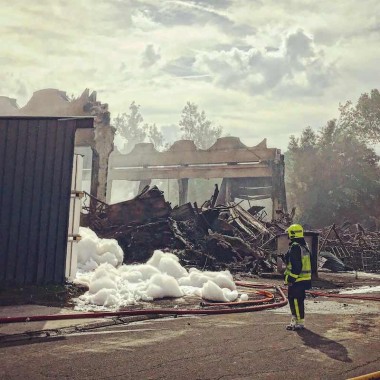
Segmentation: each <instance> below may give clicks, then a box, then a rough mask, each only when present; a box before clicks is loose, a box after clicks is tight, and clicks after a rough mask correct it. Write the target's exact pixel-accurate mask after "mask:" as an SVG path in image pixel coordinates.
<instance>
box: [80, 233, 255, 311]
mask: <svg viewBox="0 0 380 380" xmlns="http://www.w3.org/2000/svg"><path fill="white" fill-rule="evenodd" d="M91 232H92V231H91ZM81 233H82V232H81ZM93 234H94V233H93V232H92V234H90V233H89V235H88V236H89V237H90V239H89V241H87V242H86V243H85V245H84V247H83V252H84V253H83V254H82V256H81V260H82V261H81V263H83V262H84V264H83V265H82V264H81V265H82V267H81V268H82V269H81V270H79V271H78V273H77V278H76V280H75V282H76V283H78V284H83V285H86V286H88V288H89V290H88V291H87V292H86V293H85V294H83V295H82V296H80V297H79V298H77V299H76V300H75V301H76V307H75V309H76V310H110V309H111V310H116V309H119V308H122V307H124V306H128V305H134V304H136V303H138V302H139V301H153V300H155V299H160V298H164V297H173V298H179V297H183V296H190V295H196V296H199V297H202V298H204V299H207V300H211V301H219V302H231V301H235V300H237V299H238V296H239V295H238V292H237V290H236V285H235V283H234V281H233V278H232V275H231V273H230V272H229V271H221V272H209V271H206V272H202V271H200V270H198V269H196V268H191V269H190V270H189V271H187V270H186V269H185V268H184V267H182V266H181V264H180V263H179V259H178V257H177V256H176V255H174V254H172V253H164V252H162V251H160V250H156V251H155V252H154V254H153V256H152V257H151V258H150V259H149V260H148V261H147V262H146V263H145V264H137V265H114V264H115V263H116V259H118V258H120V256H118V255H119V251H118V250H116V249H114V250H108V251H107V252H109V253H112V254H113V256H112V255H107V257H108V258H109V259H110V261H109V262H101V260H102V259H101V260H100V261H99V258H98V257H97V256H103V255H104V254H105V253H103V254H99V251H98V247H99V246H101V247H102V246H103V245H105V246H107V247H109V246H110V245H109V244H108V243H107V244H106V243H99V242H97V244H93V242H91V243H90V241H92V239H94V235H93ZM95 236H96V235H95ZM83 240H85V239H83ZM83 240H82V241H81V242H83ZM91 244H92V246H93V249H96V254H95V253H90V254H89V250H88V249H89V247H90V245H91ZM119 248H120V247H119ZM107 249H108V248H107ZM111 257H112V259H111ZM121 257H122V256H121ZM94 262H95V263H96V265H95V264H94ZM117 263H119V261H118V260H117ZM78 265H79V263H78ZM92 268H94V269H92ZM85 269H86V270H85ZM90 269H92V270H90ZM241 299H244V300H246V299H248V296H247V295H246V294H243V295H242V296H241Z"/></svg>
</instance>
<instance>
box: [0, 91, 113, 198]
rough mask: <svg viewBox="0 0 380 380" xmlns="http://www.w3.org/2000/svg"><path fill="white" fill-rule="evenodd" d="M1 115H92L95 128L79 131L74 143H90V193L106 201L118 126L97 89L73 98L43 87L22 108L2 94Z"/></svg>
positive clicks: (62, 92)
mask: <svg viewBox="0 0 380 380" xmlns="http://www.w3.org/2000/svg"><path fill="white" fill-rule="evenodd" d="M0 115H3V116H70V117H71V116H93V117H94V127H95V129H94V130H92V129H91V130H78V131H77V133H76V136H75V146H90V147H91V149H92V152H93V165H92V176H91V193H92V195H94V196H95V197H96V198H98V199H100V200H104V201H105V200H106V190H107V189H106V184H107V172H108V160H109V155H110V153H111V152H112V151H113V148H114V145H113V141H114V135H115V129H114V128H113V127H112V126H111V125H110V113H109V111H108V104H104V103H101V102H99V101H97V99H96V92H95V91H94V92H92V93H91V94H90V91H89V90H88V89H86V90H85V91H84V92H83V93H82V95H81V96H80V97H79V98H77V99H73V100H70V99H69V98H68V96H67V95H66V93H65V92H64V91H60V90H57V89H52V88H49V89H44V90H39V91H36V92H34V94H33V96H32V97H31V99H30V100H29V101H28V103H27V104H26V105H25V106H24V107H22V108H19V107H18V105H17V102H16V100H15V99H12V98H8V97H6V96H1V97H0Z"/></svg>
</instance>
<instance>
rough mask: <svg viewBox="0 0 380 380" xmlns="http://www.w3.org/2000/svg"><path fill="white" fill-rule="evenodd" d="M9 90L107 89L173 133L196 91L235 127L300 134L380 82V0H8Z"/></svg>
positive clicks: (0, 16) (227, 127) (2, 63)
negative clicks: (135, 105) (182, 112)
mask: <svg viewBox="0 0 380 380" xmlns="http://www.w3.org/2000/svg"><path fill="white" fill-rule="evenodd" d="M0 9H1V12H0V39H1V49H0V68H1V69H0V95H3V96H9V97H12V98H16V99H17V102H18V104H19V106H23V105H25V103H26V102H27V100H28V99H29V98H30V97H31V95H32V93H33V92H34V91H37V90H40V89H43V88H57V89H60V90H63V91H66V92H67V93H68V94H69V95H71V94H73V95H74V96H79V95H80V94H81V93H82V92H83V90H84V89H85V88H89V89H90V90H95V91H97V93H98V100H100V101H102V102H103V103H108V104H109V109H110V111H111V113H112V117H115V116H116V115H117V114H118V113H123V112H128V107H129V105H130V103H131V102H132V101H135V102H136V103H137V104H140V105H141V113H142V115H143V117H144V120H145V121H146V122H147V123H156V124H157V126H159V127H160V128H162V131H163V132H164V133H165V134H166V135H167V136H169V135H170V137H171V138H175V137H179V135H178V133H177V131H178V130H177V129H176V128H177V127H176V125H178V121H179V119H180V114H181V111H182V109H183V107H184V106H185V104H186V102H187V101H191V102H195V103H196V104H197V105H198V106H199V108H200V109H201V110H204V111H205V112H206V115H207V117H208V118H209V119H210V120H212V121H213V122H214V124H215V125H221V126H222V127H223V131H224V134H228V135H231V136H237V137H240V139H241V140H242V142H243V143H245V144H246V145H249V146H253V145H255V144H257V143H259V142H260V141H261V140H262V139H263V138H267V140H268V146H269V147H277V148H280V149H282V150H286V147H287V144H288V140H289V136H290V135H291V134H295V135H298V134H299V133H300V132H301V131H302V129H303V128H305V127H307V126H311V127H312V128H315V129H317V128H319V127H321V126H323V125H324V124H325V123H326V121H327V120H329V119H332V118H335V117H337V116H338V106H339V103H344V102H345V101H347V100H352V101H353V102H356V101H357V99H358V97H359V96H360V94H361V93H364V92H369V91H370V90H371V89H373V88H380V72H379V67H380V65H379V62H380V49H379V46H380V2H379V1H378V0H363V1H360V2H359V1H356V0H338V1H330V0H329V1H325V0H320V1H307V0H304V1H301V0H287V1H281V0H265V1H264V0H194V1H180V0H179V1H175V0H108V1H106V0H91V1H90V0H38V1H34V2H31V1H29V0H0Z"/></svg>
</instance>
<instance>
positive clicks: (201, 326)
mask: <svg viewBox="0 0 380 380" xmlns="http://www.w3.org/2000/svg"><path fill="white" fill-rule="evenodd" d="M321 277H322V278H321V280H320V281H319V283H316V284H317V285H318V287H321V286H323V287H330V288H334V287H335V288H336V287H343V286H344V287H347V286H361V285H368V284H370V285H378V284H379V277H378V276H375V277H372V276H367V275H364V274H361V275H360V276H359V279H355V277H354V276H353V275H352V274H341V275H337V274H332V275H330V274H323V276H321ZM260 281H265V282H267V280H260ZM273 281H274V280H273V279H272V280H270V281H268V282H271V283H273ZM279 283H280V282H279ZM371 295H373V296H376V295H377V296H379V294H371ZM173 302H175V303H176V304H179V305H180V306H181V307H182V306H183V307H185V306H186V305H187V304H188V303H189V304H193V306H194V302H199V300H198V299H197V300H192V299H190V300H175V301H168V300H163V301H160V302H156V303H155V304H157V307H160V306H161V307H166V306H169V305H168V304H171V306H173ZM181 303H182V304H183V305H182V304H181ZM306 310H307V327H308V329H307V330H305V331H302V332H298V333H297V332H289V331H286V330H285V328H284V326H285V325H286V324H287V322H288V321H289V310H288V306H286V307H284V308H281V309H276V310H272V311H261V312H256V313H250V314H231V315H223V316H208V317H179V318H161V319H153V320H152V319H150V320H145V321H140V322H133V321H132V319H131V318H128V319H124V320H123V322H128V323H123V324H120V320H119V321H118V323H119V324H118V325H115V324H114V323H115V321H114V320H109V319H108V320H107V319H101V320H99V319H98V320H74V321H70V320H68V321H67V320H66V321H50V322H46V323H45V322H33V323H20V324H8V325H6V324H3V325H0V378H1V379H4V380H5V379H38V380H43V379H114V378H115V379H119V378H120V379H134V380H138V379H144V380H145V379H176V380H177V379H180V380H181V379H184V380H186V379H191V380H193V379H210V380H218V379H223V380H230V379H281V380H283V379H284V378H291V379H292V380H296V379H302V380H313V379H347V378H350V377H354V376H358V375H362V374H366V373H370V372H375V371H379V370H380V327H379V326H380V302H372V301H359V300H347V299H343V300H337V299H331V298H329V299H327V298H322V297H319V298H316V299H313V298H309V299H308V300H307V303H306ZM62 312H64V313H68V312H73V310H72V309H62V308H53V307H46V306H37V305H24V306H7V307H2V308H0V316H9V315H14V316H15V315H24V316H26V315H38V314H58V313H62ZM137 319H142V317H138V318H137ZM135 320H136V319H135ZM41 330H42V332H38V331H41ZM47 330H48V332H46V331H47ZM33 331H34V332H33ZM25 333H26V334H25Z"/></svg>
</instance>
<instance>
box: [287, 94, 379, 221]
mask: <svg viewBox="0 0 380 380" xmlns="http://www.w3.org/2000/svg"><path fill="white" fill-rule="evenodd" d="M360 99H361V100H363V99H364V98H363V97H361V98H360ZM359 102H360V100H359ZM363 102H365V101H364V100H363ZM354 111H355V112H354ZM357 112H359V111H356V110H353V109H351V110H350V111H349V113H350V115H349V116H350V118H351V120H350V122H349V123H346V122H345V123H342V118H340V119H339V120H338V121H336V120H331V121H329V122H328V123H327V124H326V126H325V127H323V128H321V129H320V130H319V131H318V133H315V132H314V131H313V130H312V129H311V128H310V127H308V128H306V129H305V130H304V131H303V132H302V134H301V137H300V138H296V137H294V136H291V138H290V141H289V146H288V151H287V152H286V154H285V157H286V181H287V190H288V201H289V204H290V205H292V206H296V207H297V217H298V219H299V221H300V222H302V223H307V224H310V225H312V226H315V227H321V226H324V225H329V224H332V223H340V222H343V221H345V220H351V221H354V222H356V221H363V220H365V219H366V217H368V216H378V215H379V214H380V180H379V179H380V169H379V165H378V164H379V160H380V157H379V156H378V155H376V153H375V151H374V150H373V149H372V148H370V147H369V146H368V142H371V141H373V139H372V136H374V135H375V134H376V131H374V129H376V125H377V124H376V123H375V122H372V124H371V125H369V124H366V125H365V128H364V127H363V125H364V124H362V117H363V114H362V111H360V112H359V113H360V115H358V113H357ZM343 114H344V115H343V116H344V117H346V116H347V115H348V112H347V108H345V109H344V110H343ZM370 115H373V113H372V111H371V113H370ZM366 117H368V116H366ZM371 117H372V116H371ZM346 120H347V119H346Z"/></svg>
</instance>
